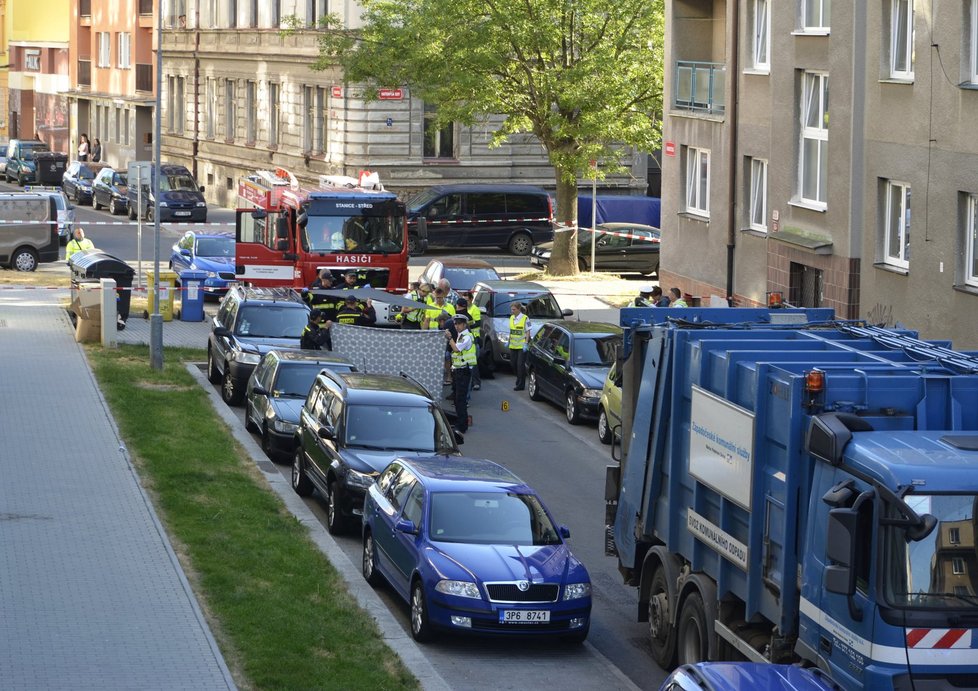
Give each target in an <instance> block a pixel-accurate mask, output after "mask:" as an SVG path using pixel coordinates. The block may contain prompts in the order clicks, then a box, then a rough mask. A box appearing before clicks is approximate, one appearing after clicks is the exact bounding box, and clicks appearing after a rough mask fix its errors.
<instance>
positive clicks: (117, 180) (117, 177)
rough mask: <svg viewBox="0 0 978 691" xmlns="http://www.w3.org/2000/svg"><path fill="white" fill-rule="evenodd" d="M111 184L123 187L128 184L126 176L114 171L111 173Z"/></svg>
mask: <svg viewBox="0 0 978 691" xmlns="http://www.w3.org/2000/svg"><path fill="white" fill-rule="evenodd" d="M112 184H113V185H117V186H119V187H125V186H126V185H128V184H129V182H128V178H127V177H126V175H125V174H123V173H114V174H113V175H112Z"/></svg>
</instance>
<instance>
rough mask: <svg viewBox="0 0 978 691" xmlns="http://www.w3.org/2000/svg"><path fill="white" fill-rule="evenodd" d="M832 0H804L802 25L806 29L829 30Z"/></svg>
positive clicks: (802, 4)
mask: <svg viewBox="0 0 978 691" xmlns="http://www.w3.org/2000/svg"><path fill="white" fill-rule="evenodd" d="M831 5H832V0H802V3H801V26H802V28H803V29H805V30H806V31H808V30H816V31H827V30H828V28H829V9H830V7H831Z"/></svg>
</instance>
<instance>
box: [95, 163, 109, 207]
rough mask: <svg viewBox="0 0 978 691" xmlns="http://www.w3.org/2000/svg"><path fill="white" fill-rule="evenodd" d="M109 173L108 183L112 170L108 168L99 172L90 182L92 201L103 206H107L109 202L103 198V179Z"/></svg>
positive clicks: (104, 180)
mask: <svg viewBox="0 0 978 691" xmlns="http://www.w3.org/2000/svg"><path fill="white" fill-rule="evenodd" d="M106 172H108V173H109V179H108V180H109V182H111V180H112V174H111V173H112V170H111V169H110V168H103V169H102V170H100V171H99V174H98V175H96V176H95V180H93V181H92V200H93V201H94V202H96V203H98V204H102V205H103V206H108V203H109V200H108V199H107V198H106V196H105V187H106V185H107V182H106V179H105V173H106Z"/></svg>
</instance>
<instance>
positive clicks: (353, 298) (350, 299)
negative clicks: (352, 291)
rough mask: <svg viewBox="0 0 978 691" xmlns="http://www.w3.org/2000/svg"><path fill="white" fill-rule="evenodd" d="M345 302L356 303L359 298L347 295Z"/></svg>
mask: <svg viewBox="0 0 978 691" xmlns="http://www.w3.org/2000/svg"><path fill="white" fill-rule="evenodd" d="M343 301H344V302H356V301H357V296H356V295H347V296H346V298H345V299H344V300H343Z"/></svg>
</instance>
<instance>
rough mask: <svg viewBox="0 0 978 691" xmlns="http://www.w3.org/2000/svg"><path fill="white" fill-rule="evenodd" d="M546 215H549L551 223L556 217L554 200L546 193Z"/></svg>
mask: <svg viewBox="0 0 978 691" xmlns="http://www.w3.org/2000/svg"><path fill="white" fill-rule="evenodd" d="M547 215H548V216H549V217H550V222H551V223H553V222H554V221H555V220H556V219H555V218H554V200H553V199H552V198H551V197H550V195H549V194H548V195H547Z"/></svg>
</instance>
